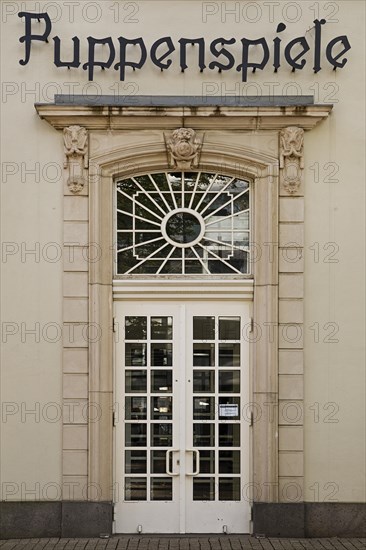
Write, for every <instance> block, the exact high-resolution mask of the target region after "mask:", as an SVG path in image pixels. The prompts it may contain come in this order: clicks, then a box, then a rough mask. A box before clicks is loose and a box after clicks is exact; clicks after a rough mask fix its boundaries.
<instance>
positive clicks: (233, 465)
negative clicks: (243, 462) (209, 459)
mask: <svg viewBox="0 0 366 550" xmlns="http://www.w3.org/2000/svg"><path fill="white" fill-rule="evenodd" d="M219 473H220V474H240V451H220V452H219Z"/></svg>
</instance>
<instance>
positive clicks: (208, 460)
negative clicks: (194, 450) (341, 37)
mask: <svg viewBox="0 0 366 550" xmlns="http://www.w3.org/2000/svg"><path fill="white" fill-rule="evenodd" d="M195 466H196V464H194V467H195ZM200 473H201V474H214V473H215V451H200Z"/></svg>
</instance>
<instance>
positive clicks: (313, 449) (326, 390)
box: [0, 0, 365, 501]
mask: <svg viewBox="0 0 366 550" xmlns="http://www.w3.org/2000/svg"><path fill="white" fill-rule="evenodd" d="M5 4H7V5H8V8H6V11H5V8H4V6H5ZM20 4H21V3H20V2H10V3H2V5H1V8H2V18H1V27H2V28H1V31H2V33H1V52H2V53H1V65H2V81H3V82H2V92H3V95H2V103H1V119H2V130H1V162H2V174H3V178H2V184H1V193H2V205H3V210H2V240H3V241H5V242H6V243H11V244H10V245H7V246H9V248H6V253H7V254H5V257H4V248H3V257H2V266H1V267H2V322H3V325H2V330H3V343H2V374H1V399H2V401H4V402H5V403H6V407H7V408H6V415H5V421H4V415H3V423H2V434H1V437H2V454H1V471H0V474H1V483H2V488H3V493H4V483H5V484H9V483H10V485H5V490H6V492H7V495H6V496H7V498H13V499H15V500H19V499H20V498H21V497H22V491H23V493H24V491H28V490H32V488H33V489H34V490H35V491H39V494H40V495H41V497H42V496H43V497H45V496H46V497H47V498H54V497H55V495H56V492H55V491H53V492H52V490H51V489H48V487H49V485H47V484H49V483H55V484H60V483H61V473H62V457H61V449H62V435H61V422H60V421H53V420H52V421H50V420H51V419H54V417H55V412H54V411H55V410H56V408H57V404H58V407H61V403H62V400H61V397H62V371H61V360H62V341H61V340H59V341H57V342H51V341H50V340H51V339H52V338H54V337H55V332H54V331H53V332H52V327H50V328H47V332H46V334H43V335H42V329H44V327H45V326H48V324H49V323H56V324H58V325H59V326H60V327H61V321H62V307H63V305H62V301H61V297H62V273H63V258H60V259H59V260H58V261H53V260H51V261H50V258H51V259H53V258H54V257H55V250H58V249H59V248H60V247H61V246H62V242H63V235H62V220H63V216H62V212H63V189H62V176H63V174H62V169H63V168H62V166H63V158H62V150H63V149H62V138H61V135H60V134H58V133H57V132H56V131H55V130H54V129H52V128H51V127H50V126H48V125H47V124H46V123H45V122H42V121H41V120H40V119H39V118H38V117H37V115H36V112H35V110H34V107H33V104H34V102H41V103H42V102H50V101H52V99H53V94H54V93H69V91H70V83H73V84H74V85H75V86H74V91H75V93H82V91H83V90H84V91H88V90H89V92H94V91H95V90H96V89H97V90H100V91H102V92H103V93H104V94H113V93H122V94H123V93H128V94H130V93H132V94H140V95H150V94H156V95H166V94H171V95H202V93H205V91H206V92H207V90H210V91H211V92H210V93H213V92H214V93H216V95H226V94H229V95H233V93H234V94H244V95H245V94H249V95H253V94H255V93H262V94H263V95H268V94H269V93H270V90H271V89H273V90H274V91H275V93H276V94H281V93H286V91H287V93H295V91H294V90H295V89H294V88H293V87H291V85H289V83H292V82H295V83H296V85H297V89H298V90H301V93H302V94H305V95H309V94H310V95H311V94H313V93H315V100H316V102H319V103H324V102H329V103H334V110H333V113H332V115H331V117H330V118H329V119H328V121H325V122H323V123H322V124H321V125H319V126H318V127H317V128H316V129H314V130H312V131H311V133H309V134H307V135H306V137H305V193H304V196H305V198H304V210H305V235H304V249H305V275H304V289H305V302H304V306H305V311H304V325H303V327H304V334H303V336H304V346H305V364H304V399H305V404H304V407H305V413H304V420H305V426H304V440H303V444H304V448H305V456H304V464H300V463H299V461H298V460H297V456H294V454H295V453H293V452H292V451H291V452H286V448H284V449H283V452H282V455H281V460H280V469H281V463H282V467H283V468H285V470H284V471H286V472H292V473H291V476H293V477H296V476H297V475H300V474H299V472H302V471H303V470H302V468H304V473H305V482H304V483H305V486H304V491H305V498H306V499H307V500H312V501H313V500H320V501H323V500H329V499H331V498H333V499H337V500H339V501H360V500H362V499H363V498H364V496H365V494H364V491H365V489H364V488H365V481H364V477H363V476H364V464H365V463H364V452H365V420H364V411H365V401H364V399H365V398H364V388H365V374H364V363H365V361H364V354H363V348H362V342H363V340H364V312H363V304H364V296H363V294H362V293H363V288H364V285H363V281H364V260H363V251H364V241H363V239H364V204H365V202H364V188H365V186H364V173H365V166H364V162H365V161H364V157H365V155H364V128H363V126H364V118H365V116H364V115H365V113H364V97H365V90H364V85H363V82H364V61H363V59H364V51H365V44H364V33H365V29H364V16H365V6H364V4H363V3H362V2H359V1H339V2H334V3H330V4H332V5H333V4H334V6H333V7H335V9H338V8H339V10H338V12H337V13H336V14H335V15H334V16H333V18H335V19H339V22H334V23H328V24H327V25H326V26H325V27H323V36H324V38H323V40H324V42H325V41H327V40H330V39H331V38H333V37H334V36H338V35H340V34H347V35H348V37H349V39H350V42H351V45H352V50H351V51H350V52H349V53H348V55H347V57H348V58H349V62H348V64H347V65H346V67H345V68H344V69H343V70H338V71H337V72H333V71H331V70H330V68H328V67H327V68H324V69H323V70H322V71H321V72H320V73H318V74H317V75H314V74H313V72H312V70H311V67H312V60H311V58H309V62H308V65H307V66H306V68H305V69H304V70H302V71H297V72H296V73H291V72H290V69H289V68H288V67H286V68H285V67H282V68H281V69H280V70H279V72H278V73H277V74H276V75H275V74H274V73H273V72H272V71H271V69H270V66H269V65H268V66H267V68H266V69H265V71H264V72H261V71H257V73H256V74H255V75H251V74H250V80H249V82H248V83H247V84H244V83H241V81H240V74H239V73H238V72H236V71H233V70H232V71H230V72H228V73H225V72H223V73H222V74H221V75H220V74H218V73H216V72H213V71H207V70H206V71H205V72H204V73H203V74H200V73H199V72H198V70H197V69H194V68H192V69H187V71H186V72H185V73H184V74H182V73H180V72H179V68H178V66H177V59H176V58H175V65H174V66H173V67H172V68H171V69H170V70H169V71H164V73H161V72H160V71H159V70H158V69H157V68H156V67H153V66H152V65H151V64H150V63H147V64H146V65H145V67H144V69H143V70H142V71H136V72H134V73H133V72H128V76H127V80H126V82H125V83H118V81H117V80H116V79H117V78H118V74H117V72H116V71H113V70H107V71H104V72H103V73H102V72H99V70H98V69H97V70H96V71H97V72H96V80H95V82H96V84H97V88H95V87H93V86H92V85H90V86H89V88H88V87H87V88H85V85H86V84H87V77H86V72H85V71H83V70H82V69H81V68H79V69H73V70H70V71H68V70H67V69H58V70H56V68H55V67H54V66H53V64H52V55H53V51H52V41H50V44H49V45H43V44H42V45H41V44H37V45H34V46H33V50H32V57H31V61H30V63H29V64H28V65H27V66H26V67H21V66H20V65H19V63H18V60H19V59H20V58H23V56H24V46H23V45H22V44H20V43H19V41H18V38H19V37H20V36H21V35H22V34H23V24H22V22H21V20H20V19H19V18H18V17H17V15H16V13H15V11H18V10H17V8H19V9H20V7H21V6H20ZM22 4H24V5H25V6H26V7H27V9H29V11H32V9H33V8H34V5H35V3H34V2H23V3H22ZM40 4H41V6H43V5H44V3H42V2H40ZM85 4H87V2H84V1H82V2H80V6H79V7H78V8H76V11H75V20H76V21H77V24H73V25H71V24H70V23H69V10H68V9H67V8H66V7H65V5H64V4H63V2H59V5H60V6H61V12H60V13H61V15H62V19H61V20H60V21H58V22H55V23H54V31H53V33H52V35H55V34H58V35H59V36H60V37H61V38H62V39H63V40H66V39H68V38H71V37H72V36H74V35H75V34H77V35H78V36H80V37H83V38H85V37H86V36H88V35H93V36H100V37H102V36H109V35H112V36H113V37H115V38H116V39H117V37H118V36H119V35H120V34H125V35H126V36H128V37H137V36H143V37H144V39H145V41H146V43H147V44H151V43H152V42H153V41H154V40H156V39H158V38H160V37H161V36H166V35H168V34H169V35H170V36H172V38H173V40H174V41H176V40H178V39H179V38H180V37H181V36H205V38H206V39H207V42H208V41H210V39H213V38H216V37H218V36H225V37H231V36H235V37H236V38H237V39H238V40H240V38H241V37H242V36H244V35H248V36H251V37H255V38H257V37H259V36H263V35H268V36H269V37H270V36H272V35H274V33H275V29H276V25H277V23H278V22H279V21H281V20H282V21H283V20H285V21H286V24H287V27H288V28H287V31H286V33H283V38H284V39H286V38H288V39H291V38H293V37H295V36H300V35H301V36H303V35H304V33H305V32H306V31H307V30H308V29H310V27H311V26H312V21H313V19H314V17H313V15H314V14H313V12H312V11H311V9H310V7H311V6H312V5H313V4H314V2H312V1H311V2H303V1H302V2H301V3H300V2H298V3H297V5H299V6H301V11H302V15H301V18H300V19H299V21H297V22H293V23H291V22H288V21H287V20H286V19H283V17H282V16H281V12H282V10H283V9H285V10H289V11H288V12H285V13H287V14H288V16H289V18H293V17H294V12H293V11H292V8H291V6H289V4H294V3H291V2H285V1H280V2H277V3H273V4H279V6H274V5H273V6H272V7H273V9H274V10H275V11H274V14H275V16H274V18H273V21H271V20H270V17H269V15H270V12H269V7H268V8H267V7H265V6H264V5H263V6H261V9H262V17H261V18H260V20H259V21H258V22H256V23H250V22H248V21H247V20H245V19H244V17H243V15H242V7H243V6H244V5H245V4H248V3H247V2H238V3H237V4H239V7H240V10H241V12H240V13H241V14H239V15H237V16H236V17H237V19H238V20H237V21H235V16H230V15H229V14H228V13H227V14H225V12H224V11H223V7H222V3H221V2H219V3H211V4H213V5H214V6H216V7H217V8H218V12H217V13H216V14H214V15H212V16H207V18H206V21H205V18H204V17H203V9H206V8H207V4H205V3H204V2H203V3H202V2H201V1H196V0H190V1H189V2H187V1H186V2H182V1H181V2H169V3H168V2H165V1H161V2H157V1H155V0H154V2H151V1H140V2H133V3H132V6H133V8H132V9H131V8H128V7H126V6H125V5H124V4H125V3H123V2H121V3H118V4H119V5H120V8H119V10H120V11H119V14H118V18H119V20H120V22H119V23H114V22H113V19H114V15H115V13H114V12H113V11H112V10H111V9H110V8H111V6H112V5H115V4H116V3H115V2H108V1H103V2H100V9H101V10H102V19H101V20H100V21H99V22H97V23H92V22H88V21H86V20H85V19H83V17H82V6H83V5H85ZM229 4H234V3H228V8H229V7H230V6H229ZM256 4H257V5H259V4H262V3H259V2H257V3H256ZM315 4H317V5H319V9H320V16H321V17H327V14H328V15H329V13H330V11H329V3H327V2H317V3H315ZM327 4H328V7H326V5H327ZM204 5H205V6H206V8H205V6H204ZM9 6H10V7H9ZM187 6H189V9H188V7H187ZM12 7H14V13H12ZM215 9H216V8H215ZM134 10H137V11H136V13H133V11H134ZM50 13H52V12H51V9H50ZM53 13H55V11H53ZM253 13H254V12H249V11H248V12H247V14H248V18H251V17H252V18H253ZM88 14H89V18H92V17H94V13H93V11H92V9H90V12H88ZM76 29H77V30H76ZM307 36H309V37H311V36H312V34H311V31H309V32H308V34H307ZM116 42H117V40H116ZM67 53H69V52H67V51H65V56H66V55H67ZM82 56H83V62H85V48H84V46H83V48H82ZM324 67H325V65H324ZM254 83H255V84H256V86H255V85H253V84H254ZM277 84H278V86H277ZM32 90H33V91H32ZM50 162H53V163H57V165H58V168H55V167H54V168H53V169H52V167H51V166H48V163H50ZM4 163H8V164H4ZM9 163H14V164H9ZM22 163H23V164H22ZM35 163H39V167H38V166H36V171H37V172H39V173H40V175H39V176H38V173H37V174H36V175H33V174H30V173H28V174H27V170H30V169H32V168H33V169H34V167H35ZM314 163H319V164H318V165H316V166H315V167H314ZM327 163H336V164H337V165H338V166H339V172H338V173H337V174H335V175H334V177H335V178H336V179H339V181H338V182H334V183H327V181H326V179H325V178H326V176H327V175H328V176H329V175H331V170H332V167H333V165H331V166H326V164H327ZM318 166H319V171H320V172H319V181H318V182H317V181H314V169H317V167H318ZM311 167H313V168H311ZM12 170H13V171H14V172H15V173H14V174H13V175H12V174H11V173H9V171H10V172H11V171H12ZM4 174H5V175H7V180H6V181H5V175H4ZM70 219H72V216H71V218H70ZM22 243H26V244H25V245H22ZM35 243H40V244H39V245H37V244H35ZM48 243H56V245H55V246H53V247H51V245H48ZM317 243H319V244H317ZM328 243H335V245H330V244H328ZM45 245H47V246H46V248H45ZM25 246H26V247H27V248H28V249H32V248H34V247H35V246H39V247H40V248H39V250H40V254H39V258H38V256H31V255H27V256H25V255H24V247H25ZM333 246H335V248H332V247H333ZM327 247H328V248H327ZM22 250H23V254H22ZM12 251H13V253H12V254H11V252H12ZM42 251H43V253H42ZM333 251H334V252H335V254H334V256H332V257H330V258H329V256H328V255H329V253H331V252H333ZM318 252H319V254H318ZM44 256H45V257H44ZM38 260H39V261H38ZM330 260H336V261H334V262H333V263H329V261H330ZM280 284H281V281H280ZM298 284H300V285H301V284H302V282H301V281H300V282H299V281H296V283H295V282H294V285H295V286H296V285H298ZM290 298H296V296H290ZM292 314H294V315H296V312H292ZM4 322H5V323H8V324H7V325H4ZM37 322H38V323H40V337H39V342H37V341H35V336H33V335H30V334H25V330H26V329H31V328H32V327H34V325H35V323H37ZM294 322H295V321H294ZM11 323H12V324H11ZM22 323H24V325H22ZM316 323H318V325H315V324H316ZM327 323H334V325H333V324H331V325H327ZM318 329H319V334H317V330H318ZM333 329H336V330H338V332H337V334H335V335H333V336H332V330H333ZM4 330H5V331H14V332H15V334H14V335H12V334H7V333H6V334H5V336H6V339H7V341H4ZM48 331H49V332H48ZM327 337H328V339H329V337H331V338H332V337H333V338H334V339H338V340H339V341H338V342H333V343H327V341H326V340H327ZM23 340H24V341H23ZM315 340H319V342H318V341H315ZM293 365H295V366H294V369H295V370H294V371H293V372H292V373H290V372H288V371H287V370H286V371H285V372H283V379H282V382H283V384H286V383H287V382H288V377H291V376H299V375H300V374H301V371H300V369H301V366H296V361H295V362H294V363H293ZM280 369H281V361H280ZM296 369H298V370H296ZM66 374H68V375H70V376H79V375H80V376H85V373H79V372H78V373H66ZM280 374H281V370H280ZM285 377H287V378H285ZM292 387H294V386H292ZM80 392H82V389H80ZM298 392H301V388H298ZM299 395H300V394H299V393H295V394H294V395H293V397H292V399H293V400H295V401H296V399H297V398H298V396H299ZM83 397H84V395H81V393H80V395H79V394H78V395H77V396H76V398H77V399H83ZM51 402H52V403H56V406H55V407H56V408H55V409H54V410H51V408H50V407H46V413H43V414H42V411H43V409H44V406H45V405H46V404H47V403H51ZM7 403H10V404H7ZM23 403H24V404H25V405H23ZM37 403H39V405H37ZM332 404H334V405H332ZM25 407H27V408H28V409H32V408H35V407H36V410H38V409H39V410H40V414H39V418H38V416H36V417H35V416H32V415H29V414H28V415H26V414H25ZM37 407H38V409H37ZM22 411H23V416H22ZM333 412H334V414H333V416H331V417H329V416H328V417H327V415H329V414H330V413H333ZM36 414H37V413H36ZM44 417H45V418H44ZM38 420H39V421H38ZM77 420H78V422H77V423H78V424H79V425H80V426H82V425H83V418H78V419H77ZM330 420H338V422H330ZM80 429H81V430H83V428H82V427H81V428H80ZM284 429H285V430H287V431H286V433H285V438H287V437H288V436H290V437H291V438H292V434H293V432H294V431H296V437H298V434H299V433H300V430H299V429H298V427H297V426H291V427H289V428H287V427H285V428H284ZM289 430H293V432H289ZM66 432H67V429H66ZM69 432H70V430H69ZM64 437H65V438H68V439H67V441H68V442H70V443H69V444H70V446H71V447H72V446H73V445H74V443H73V437H74V435H72V434H71V433H65V432H64ZM83 437H84V435H83V436H82V437H81V438H80V440H83ZM301 437H302V436H300V440H299V445H300V446H301V443H302V440H301ZM292 440H293V438H292ZM67 444H68V443H66V445H67ZM292 448H293V447H292ZM80 453H81V454H83V457H82V462H83V463H86V462H85V461H86V457H85V454H86V451H85V449H84V448H83V449H82V450H81V451H80ZM66 475H67V474H66ZM80 475H81V476H83V475H85V469H84V470H82V471H80ZM301 475H302V474H301ZM70 479H71V476H70ZM285 479H286V478H285ZM37 482H38V483H40V486H39V489H38V486H37V487H35V484H36V483H37ZM11 484H13V485H11ZM22 484H24V485H23V486H22ZM329 484H330V485H329ZM332 484H333V485H332ZM22 487H23V489H22ZM45 488H46V489H45ZM333 491H334V492H333ZM56 496H57V495H56ZM3 498H4V496H3ZM28 498H37V497H34V495H33V496H32V494H30V496H29V497H28Z"/></svg>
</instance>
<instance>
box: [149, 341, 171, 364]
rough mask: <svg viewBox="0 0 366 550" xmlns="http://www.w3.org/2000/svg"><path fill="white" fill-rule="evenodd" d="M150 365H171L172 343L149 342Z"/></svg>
mask: <svg viewBox="0 0 366 550" xmlns="http://www.w3.org/2000/svg"><path fill="white" fill-rule="evenodd" d="M151 366H152V367H171V366H172V344H151Z"/></svg>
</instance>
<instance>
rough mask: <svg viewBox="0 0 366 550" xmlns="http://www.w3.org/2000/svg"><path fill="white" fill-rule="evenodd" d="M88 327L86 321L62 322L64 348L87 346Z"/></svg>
mask: <svg viewBox="0 0 366 550" xmlns="http://www.w3.org/2000/svg"><path fill="white" fill-rule="evenodd" d="M89 328H90V327H89V325H88V324H87V323H64V324H63V345H64V348H87V347H88V346H89ZM91 328H93V327H91Z"/></svg>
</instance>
